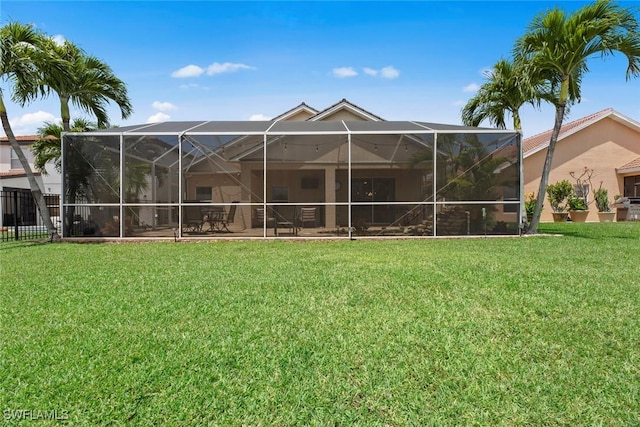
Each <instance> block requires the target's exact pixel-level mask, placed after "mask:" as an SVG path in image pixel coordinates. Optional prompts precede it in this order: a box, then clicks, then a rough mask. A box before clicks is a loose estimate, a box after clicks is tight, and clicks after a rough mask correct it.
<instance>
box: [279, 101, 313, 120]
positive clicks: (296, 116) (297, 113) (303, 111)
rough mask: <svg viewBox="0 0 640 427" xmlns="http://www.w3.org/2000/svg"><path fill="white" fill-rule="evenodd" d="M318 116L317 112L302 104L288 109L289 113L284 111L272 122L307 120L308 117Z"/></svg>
mask: <svg viewBox="0 0 640 427" xmlns="http://www.w3.org/2000/svg"><path fill="white" fill-rule="evenodd" d="M316 114H318V110H316V109H315V108H313V107H310V106H308V105H307V104H305V103H304V102H303V103H301V104H300V105H297V106H295V107H293V108H292V109H290V110H289V111H285V112H284V113H282V114H280V115H279V116H277V117H274V118H273V119H272V120H274V121H284V120H307V119H309V117H313V116H314V115H316Z"/></svg>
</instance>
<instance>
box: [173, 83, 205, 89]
mask: <svg viewBox="0 0 640 427" xmlns="http://www.w3.org/2000/svg"><path fill="white" fill-rule="evenodd" d="M178 87H179V88H180V89H194V88H198V87H199V88H202V89H208V88H207V87H205V86H200V85H199V84H197V83H187V84H181V85H180V86H178Z"/></svg>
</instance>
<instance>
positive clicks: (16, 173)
mask: <svg viewBox="0 0 640 427" xmlns="http://www.w3.org/2000/svg"><path fill="white" fill-rule="evenodd" d="M33 174H34V175H35V176H38V175H40V172H34V173H33ZM21 176H27V174H26V173H25V172H24V170H23V169H13V170H8V171H4V172H0V177H3V178H17V177H21Z"/></svg>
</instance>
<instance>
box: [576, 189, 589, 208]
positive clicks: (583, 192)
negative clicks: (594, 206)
mask: <svg viewBox="0 0 640 427" xmlns="http://www.w3.org/2000/svg"><path fill="white" fill-rule="evenodd" d="M573 191H574V192H575V193H576V197H578V198H579V199H582V200H584V203H585V204H586V205H588V204H589V184H581V185H574V186H573Z"/></svg>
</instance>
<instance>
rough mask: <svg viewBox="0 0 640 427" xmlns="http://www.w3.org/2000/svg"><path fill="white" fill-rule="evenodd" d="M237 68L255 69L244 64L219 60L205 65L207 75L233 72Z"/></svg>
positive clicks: (237, 69)
mask: <svg viewBox="0 0 640 427" xmlns="http://www.w3.org/2000/svg"><path fill="white" fill-rule="evenodd" d="M239 70H255V68H254V67H250V66H248V65H245V64H233V63H231V62H225V63H223V64H221V63H219V62H214V63H213V64H211V65H209V66H208V67H207V75H209V76H214V75H216V74H223V73H234V72H236V71H239Z"/></svg>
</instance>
